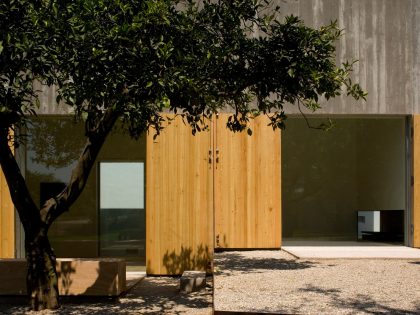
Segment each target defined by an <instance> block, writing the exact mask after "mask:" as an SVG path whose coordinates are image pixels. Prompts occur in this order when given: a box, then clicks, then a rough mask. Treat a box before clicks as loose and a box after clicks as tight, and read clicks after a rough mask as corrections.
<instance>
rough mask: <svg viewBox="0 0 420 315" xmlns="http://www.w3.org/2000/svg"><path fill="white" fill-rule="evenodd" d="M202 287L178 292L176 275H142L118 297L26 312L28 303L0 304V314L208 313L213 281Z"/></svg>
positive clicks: (107, 314) (68, 303) (70, 303)
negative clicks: (173, 276)
mask: <svg viewBox="0 0 420 315" xmlns="http://www.w3.org/2000/svg"><path fill="white" fill-rule="evenodd" d="M207 281H208V284H207V286H206V288H205V289H204V290H201V291H198V292H193V293H190V294H181V293H179V286H178V284H179V278H168V277H165V278H163V277H162V278H158V277H156V278H152V277H149V278H145V279H143V280H142V281H141V282H140V283H139V284H137V285H136V286H135V287H133V288H132V289H131V290H130V291H129V292H128V293H127V294H126V295H125V296H124V297H122V298H120V299H117V300H109V301H103V300H102V301H101V302H100V303H98V302H97V301H96V302H94V301H93V300H91V301H89V302H88V301H86V302H83V301H79V302H76V301H75V300H73V301H72V302H69V301H67V302H66V301H65V302H64V303H63V305H62V307H61V308H60V309H59V310H57V311H46V312H41V313H33V312H27V310H28V309H27V307H26V306H24V305H20V306H16V305H14V306H12V305H10V306H7V305H0V314H31V315H38V314H42V315H44V314H45V315H47V314H48V315H52V314H54V315H55V314H57V315H58V314H59V315H62V314H63V315H76V314H77V315H79V314H89V315H111V314H145V313H147V314H165V313H174V314H190V313H192V314H195V313H199V314H211V313H212V281H211V279H210V278H208V279H207Z"/></svg>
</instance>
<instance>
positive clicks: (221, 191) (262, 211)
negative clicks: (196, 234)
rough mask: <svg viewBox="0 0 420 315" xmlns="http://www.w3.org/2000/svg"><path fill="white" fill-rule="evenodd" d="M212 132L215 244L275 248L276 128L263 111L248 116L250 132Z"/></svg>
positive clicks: (222, 123) (220, 128)
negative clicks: (273, 127) (214, 156)
mask: <svg viewBox="0 0 420 315" xmlns="http://www.w3.org/2000/svg"><path fill="white" fill-rule="evenodd" d="M228 117H229V114H220V115H219V116H218V118H217V120H216V123H215V124H216V127H215V128H216V132H215V143H214V145H215V151H216V164H215V182H214V185H215V188H214V202H215V246H216V248H279V247H280V245H281V185H280V184H281V150H280V141H281V140H280V131H273V130H272V128H271V127H269V126H267V124H268V122H269V120H268V118H267V117H265V116H260V117H257V118H256V119H254V120H251V121H250V126H251V129H252V131H253V134H252V136H248V135H247V133H246V132H242V133H233V132H231V131H230V130H228V129H227V128H226V122H227V119H228Z"/></svg>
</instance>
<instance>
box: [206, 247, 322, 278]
mask: <svg viewBox="0 0 420 315" xmlns="http://www.w3.org/2000/svg"><path fill="white" fill-rule="evenodd" d="M214 264H215V270H216V271H217V272H219V271H220V272H222V273H223V274H230V273H231V272H236V273H238V272H239V273H242V272H244V273H249V272H252V273H259V272H266V270H298V269H306V268H312V267H315V266H316V265H317V263H316V262H313V261H299V260H296V259H284V258H264V257H246V256H243V255H241V254H240V253H234V252H224V253H218V254H217V255H216V257H215V262H214Z"/></svg>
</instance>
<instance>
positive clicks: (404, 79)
mask: <svg viewBox="0 0 420 315" xmlns="http://www.w3.org/2000/svg"><path fill="white" fill-rule="evenodd" d="M278 2H279V4H280V6H281V7H282V8H283V9H284V12H285V13H289V12H290V13H293V14H295V15H298V16H300V17H301V18H302V19H303V20H304V21H305V23H306V24H307V25H309V26H313V27H319V26H321V25H323V24H327V23H329V21H331V20H337V21H338V24H339V26H340V28H342V29H344V36H343V37H342V38H341V40H340V41H339V43H338V46H337V62H340V63H341V62H343V61H345V60H352V59H357V60H359V62H358V63H357V64H356V65H355V69H354V70H355V71H354V73H353V78H354V81H355V82H356V81H358V82H360V84H361V86H362V87H363V88H364V89H365V90H367V91H368V93H369V95H368V100H367V102H356V101H354V100H352V99H351V98H348V97H345V96H342V97H339V98H337V99H335V100H333V101H329V102H327V103H325V107H324V108H323V109H322V110H320V111H319V112H320V113H328V114H368V113H369V114H411V113H418V112H419V110H420V107H419V106H420V103H419V100H420V89H419V87H420V50H419V42H420V32H419V30H420V1H417V0H369V1H366V0H340V1H339V0H286V1H283V0H282V1H278ZM288 112H289V113H297V112H298V111H297V109H296V108H294V107H288Z"/></svg>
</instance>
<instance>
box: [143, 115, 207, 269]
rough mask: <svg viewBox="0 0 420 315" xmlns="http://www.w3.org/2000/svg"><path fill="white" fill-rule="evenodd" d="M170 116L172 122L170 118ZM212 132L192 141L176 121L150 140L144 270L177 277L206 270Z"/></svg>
mask: <svg viewBox="0 0 420 315" xmlns="http://www.w3.org/2000/svg"><path fill="white" fill-rule="evenodd" d="M168 117H173V116H169V115H168ZM210 150H211V132H208V131H204V132H200V133H198V134H197V135H195V136H193V135H192V134H191V128H190V127H189V126H188V125H185V124H184V123H183V122H182V120H181V118H180V117H177V118H176V119H175V120H174V121H172V123H171V124H170V125H169V126H167V127H166V128H165V129H164V130H163V132H162V133H161V135H159V136H158V137H157V138H156V139H155V140H153V132H151V133H150V134H149V135H148V138H147V162H146V183H147V184H146V265H147V266H146V268H147V273H148V274H153V275H166V274H170V275H176V274H181V273H182V272H183V271H184V270H208V268H209V267H210V263H211V260H212V255H213V199H212V192H213V191H212V190H213V169H212V164H211V163H209V162H210V161H209V157H210V156H209V151H210Z"/></svg>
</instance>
